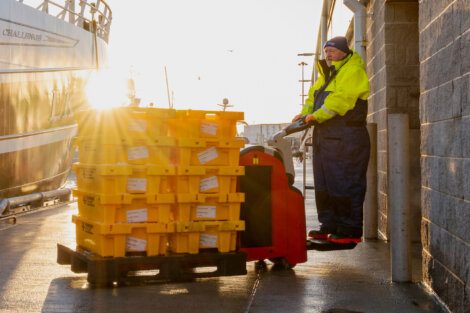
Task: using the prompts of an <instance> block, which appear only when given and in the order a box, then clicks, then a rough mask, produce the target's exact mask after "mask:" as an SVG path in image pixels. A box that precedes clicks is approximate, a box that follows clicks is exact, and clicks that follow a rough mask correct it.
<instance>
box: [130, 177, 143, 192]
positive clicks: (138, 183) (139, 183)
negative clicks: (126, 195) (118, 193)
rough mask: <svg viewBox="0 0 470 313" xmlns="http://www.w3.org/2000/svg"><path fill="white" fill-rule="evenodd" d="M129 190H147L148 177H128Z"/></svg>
mask: <svg viewBox="0 0 470 313" xmlns="http://www.w3.org/2000/svg"><path fill="white" fill-rule="evenodd" d="M127 191H143V192H145V191H147V179H146V178H128V179H127Z"/></svg>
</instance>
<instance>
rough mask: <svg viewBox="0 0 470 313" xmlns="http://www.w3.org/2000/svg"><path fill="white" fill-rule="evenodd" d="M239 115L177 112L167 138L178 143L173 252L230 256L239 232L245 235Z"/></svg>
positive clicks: (215, 112)
mask: <svg viewBox="0 0 470 313" xmlns="http://www.w3.org/2000/svg"><path fill="white" fill-rule="evenodd" d="M243 118H244V117H243V112H221V111H196V110H181V111H176V116H175V117H174V118H173V119H172V120H171V123H170V136H172V137H174V138H176V149H175V155H174V164H175V165H176V184H175V192H176V205H175V207H174V219H175V233H172V234H170V235H169V249H170V251H172V252H174V253H192V254H195V253H199V252H200V250H201V249H217V250H218V251H219V252H229V251H234V250H235V249H236V240H237V231H241V230H244V227H245V224H244V222H243V221H240V206H241V203H242V202H243V201H244V194H242V193H237V178H238V176H240V175H244V173H245V171H244V167H243V166H239V156H240V148H242V147H243V146H244V144H245V142H244V140H243V139H239V138H236V134H237V131H236V123H237V121H240V120H243Z"/></svg>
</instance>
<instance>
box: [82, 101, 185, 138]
mask: <svg viewBox="0 0 470 313" xmlns="http://www.w3.org/2000/svg"><path fill="white" fill-rule="evenodd" d="M175 112H176V111H175V110H173V109H157V108H131V107H119V108H113V109H109V110H86V111H80V112H77V113H76V115H75V116H76V120H77V123H78V137H81V138H92V137H93V138H95V137H99V138H101V140H102V141H103V142H105V143H107V142H110V143H115V142H116V141H117V140H122V139H129V138H142V139H152V138H155V137H162V136H167V135H168V132H169V124H168V120H169V119H170V118H173V117H174V116H175Z"/></svg>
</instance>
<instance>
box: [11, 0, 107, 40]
mask: <svg viewBox="0 0 470 313" xmlns="http://www.w3.org/2000/svg"><path fill="white" fill-rule="evenodd" d="M17 1H18V2H20V3H23V4H26V5H29V6H31V7H35V8H36V9H38V10H41V11H43V12H46V13H47V14H50V15H52V16H55V17H57V18H60V19H62V20H64V21H68V22H69V23H71V24H74V25H77V26H78V27H81V28H83V29H86V30H88V31H91V32H96V35H97V36H98V37H100V38H102V39H103V40H105V41H106V42H108V39H109V31H110V28H111V21H112V15H113V13H112V11H111V8H110V7H109V5H108V4H107V3H106V2H105V1H104V0H94V1H90V0H56V1H51V0H17ZM58 2H60V3H58Z"/></svg>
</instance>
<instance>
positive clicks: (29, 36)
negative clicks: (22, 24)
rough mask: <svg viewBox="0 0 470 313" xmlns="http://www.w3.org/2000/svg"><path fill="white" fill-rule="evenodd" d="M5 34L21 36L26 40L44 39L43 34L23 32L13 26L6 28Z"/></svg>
mask: <svg viewBox="0 0 470 313" xmlns="http://www.w3.org/2000/svg"><path fill="white" fill-rule="evenodd" d="M3 36H8V37H15V38H20V39H25V40H34V41H42V40H43V38H42V35H39V34H33V33H28V32H23V31H19V30H13V29H11V28H5V29H4V30H3Z"/></svg>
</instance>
